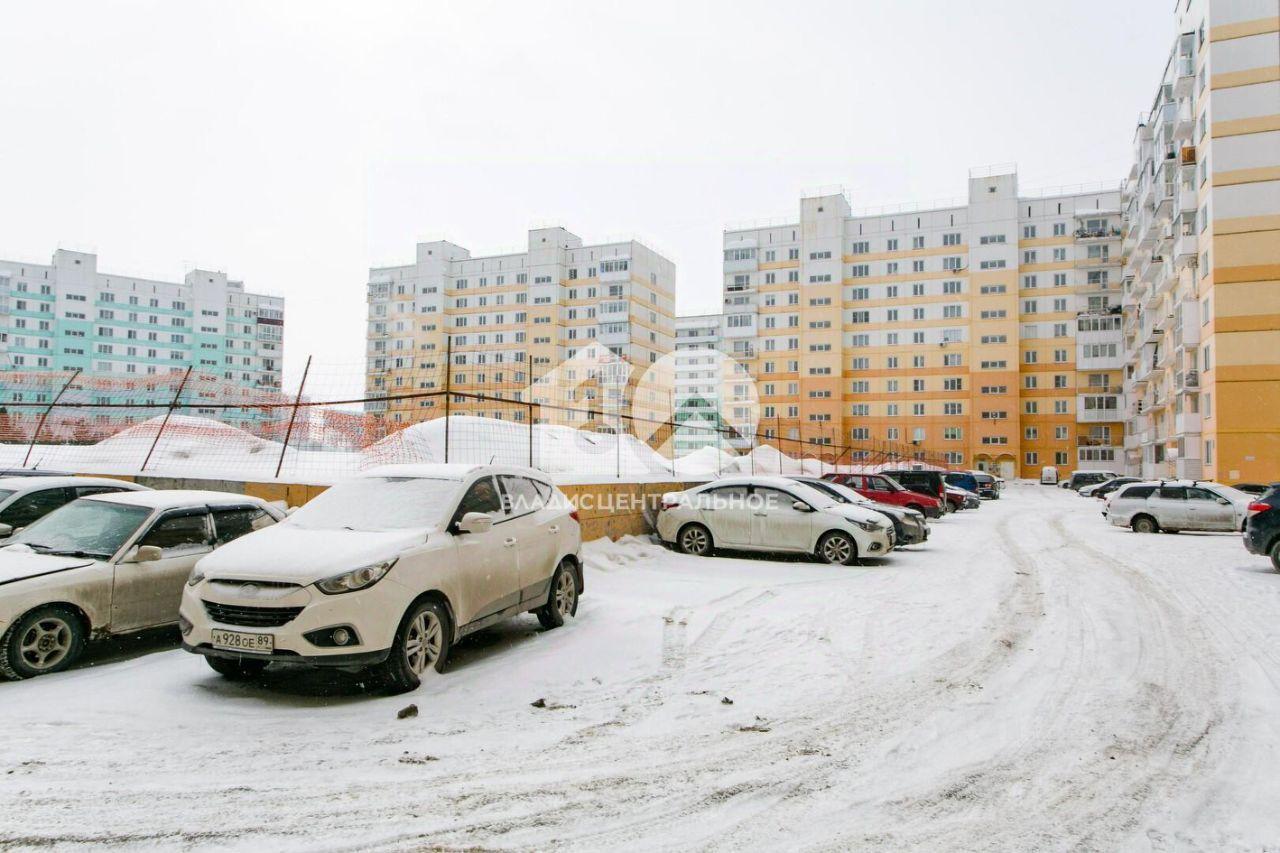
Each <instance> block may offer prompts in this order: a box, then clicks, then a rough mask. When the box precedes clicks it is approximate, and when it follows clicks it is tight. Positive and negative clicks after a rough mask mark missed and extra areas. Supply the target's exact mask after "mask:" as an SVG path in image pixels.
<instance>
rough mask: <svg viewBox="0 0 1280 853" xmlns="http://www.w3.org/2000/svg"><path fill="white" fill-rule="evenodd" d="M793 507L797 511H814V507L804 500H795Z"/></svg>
mask: <svg viewBox="0 0 1280 853" xmlns="http://www.w3.org/2000/svg"><path fill="white" fill-rule="evenodd" d="M791 508H792V509H794V510H795V511H796V512H812V511H813V507H811V506H809V505H808V504H807V503H805V502H804V501H793V502H792V504H791Z"/></svg>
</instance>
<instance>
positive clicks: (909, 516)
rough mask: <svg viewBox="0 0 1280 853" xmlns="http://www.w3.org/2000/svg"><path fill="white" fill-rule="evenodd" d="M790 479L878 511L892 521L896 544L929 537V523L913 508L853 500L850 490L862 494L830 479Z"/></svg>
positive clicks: (865, 499)
mask: <svg viewBox="0 0 1280 853" xmlns="http://www.w3.org/2000/svg"><path fill="white" fill-rule="evenodd" d="M791 479H792V480H795V481H796V482H797V483H804V484H805V485H806V486H812V487H813V488H815V489H817V490H818V491H820V492H822V493H823V494H825V495H830V496H831V497H832V498H833V499H834V500H837V501H839V502H840V503H847V504H853V505H855V506H860V507H863V508H864V509H869V510H872V511H874V512H878V513H880V514H881V515H883V516H884V517H885V518H888V519H889V520H890V521H892V522H893V532H894V533H895V534H896V541H897V544H898V545H915V544H916V543H918V542H923V541H925V540H926V539H928V538H929V525H928V524H927V523H926V522H925V520H924V516H923V515H922V514H920V513H918V512H916V511H915V510H912V509H907V508H906V507H901V506H893V505H891V504H882V503H876V502H875V501H873V500H870V499H869V498H863V499H862V500H860V501H855V500H853V499H852V498H851V496H850V494H848V493H849V492H852V497H858V498H861V497H862V496H861V495H859V494H858V493H857V492H855V491H854V490H853V489H851V488H849V487H848V486H842V485H841V484H840V483H833V482H831V481H830V480H820V479H818V478H817V477H792V478H791Z"/></svg>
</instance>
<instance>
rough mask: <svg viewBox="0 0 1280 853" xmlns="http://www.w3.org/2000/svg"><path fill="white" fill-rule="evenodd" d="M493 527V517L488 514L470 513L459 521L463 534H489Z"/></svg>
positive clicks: (459, 527)
mask: <svg viewBox="0 0 1280 853" xmlns="http://www.w3.org/2000/svg"><path fill="white" fill-rule="evenodd" d="M492 527H493V516H491V515H489V513H487V512H469V513H466V514H465V515H463V516H462V518H460V519H458V531H459V532H461V533H488V532H489V530H490V528H492Z"/></svg>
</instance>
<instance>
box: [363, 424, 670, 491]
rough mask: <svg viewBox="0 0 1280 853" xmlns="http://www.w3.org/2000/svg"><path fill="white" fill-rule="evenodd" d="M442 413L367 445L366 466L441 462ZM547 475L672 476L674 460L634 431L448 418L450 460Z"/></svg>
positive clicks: (443, 440)
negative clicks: (619, 432)
mask: <svg viewBox="0 0 1280 853" xmlns="http://www.w3.org/2000/svg"><path fill="white" fill-rule="evenodd" d="M444 451H445V422H444V419H443V418H436V419H434V420H429V421H422V422H421V423H416V424H413V425H412V426H408V427H405V428H404V429H402V430H400V431H399V432H397V433H394V434H393V435H389V436H387V437H386V438H384V439H382V440H381V441H378V442H375V443H374V444H372V445H370V446H369V447H368V448H366V449H365V466H366V467H371V466H375V465H386V464H391V463H405V462H443V461H444V458H445V452H444ZM530 455H532V458H533V467H535V468H539V469H541V470H543V471H546V472H547V473H549V474H564V475H601V476H609V477H617V476H622V477H642V478H651V477H655V476H665V477H668V478H669V477H670V476H671V460H670V459H668V458H666V457H664V456H662V455H661V454H659V453H658V452H657V451H655V450H654V449H653V448H651V447H650V446H649V445H647V444H645V443H644V442H643V441H640V440H639V439H638V438H636V437H635V436H633V435H623V436H622V437H621V440H619V438H618V437H617V436H615V435H611V434H609V433H599V432H589V431H586V430H579V429H573V428H572V427H567V426H559V425H554V424H536V425H534V427H533V430H532V441H531V437H530V428H529V426H528V424H521V423H516V422H514V421H500V420H497V419H495V418H479V417H475V416H472V415H453V416H451V417H450V418H449V461H450V462H466V463H472V464H498V465H528V464H529V461H530Z"/></svg>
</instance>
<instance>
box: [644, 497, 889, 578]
mask: <svg viewBox="0 0 1280 853" xmlns="http://www.w3.org/2000/svg"><path fill="white" fill-rule="evenodd" d="M657 529H658V535H659V536H660V537H661V538H662V541H663V542H667V543H670V544H672V545H674V546H675V547H676V548H678V549H679V550H680V551H683V552H684V553H686V554H696V555H699V556H706V555H708V554H710V553H712V551H713V550H714V549H716V548H728V549H733V550H742V551H768V552H790V553H800V554H812V555H813V556H815V557H817V558H818V559H819V560H822V561H824V562H827V563H841V564H844V565H846V566H849V565H853V564H855V563H856V562H857V561H858V560H859V559H860V558H862V557H871V556H875V557H880V556H883V555H885V554H887V553H889V551H890V550H892V548H893V546H894V532H893V524H892V522H890V521H889V520H888V519H886V518H885V517H884V516H883V515H881V514H880V513H878V512H876V511H874V510H871V509H866V508H863V507H862V506H859V505H854V504H845V503H840V502H838V501H836V500H835V499H834V498H832V497H831V496H830V495H829V494H827V493H826V492H821V491H818V490H817V489H815V488H812V487H811V486H806V485H805V484H804V483H797V482H796V481H795V480H791V479H788V478H786V477H728V478H724V479H720V480H716V481H714V482H711V483H707V484H705V485H702V486H698V487H696V488H693V489H689V490H688V491H685V492H670V493H668V494H666V495H663V496H662V507H661V509H660V511H659V513H658V523H657Z"/></svg>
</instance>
